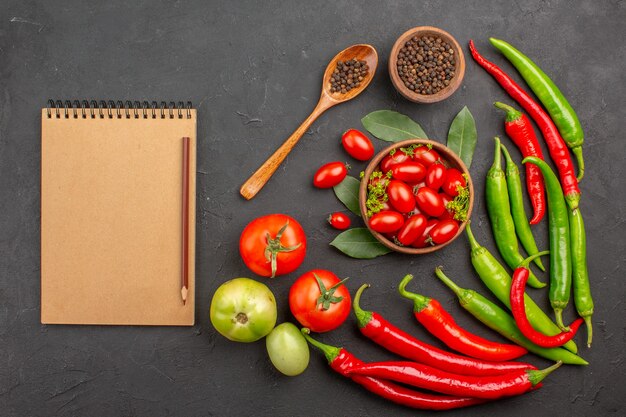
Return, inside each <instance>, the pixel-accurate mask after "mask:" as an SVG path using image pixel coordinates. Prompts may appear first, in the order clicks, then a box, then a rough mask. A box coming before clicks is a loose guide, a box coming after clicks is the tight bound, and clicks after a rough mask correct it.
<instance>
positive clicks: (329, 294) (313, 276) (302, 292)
mask: <svg viewBox="0 0 626 417" xmlns="http://www.w3.org/2000/svg"><path fill="white" fill-rule="evenodd" d="M344 281H345V280H344ZM350 307H351V300H350V292H349V291H348V289H347V288H346V286H345V285H343V281H340V280H339V278H338V277H337V275H335V274H333V273H332V272H330V271H326V270H324V269H314V270H312V271H309V272H307V273H305V274H304V275H302V276H301V277H300V278H298V279H297V280H296V281H295V282H294V283H293V285H292V286H291V289H290V290H289V309H290V310H291V314H293V316H294V317H295V318H296V320H298V322H299V323H300V324H301V325H302V326H304V327H308V328H309V329H311V331H314V332H318V333H319V332H327V331H330V330H333V329H336V328H337V327H339V325H341V323H343V322H344V321H345V320H346V318H347V317H348V315H349V314H350Z"/></svg>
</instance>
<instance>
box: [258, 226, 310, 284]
mask: <svg viewBox="0 0 626 417" xmlns="http://www.w3.org/2000/svg"><path fill="white" fill-rule="evenodd" d="M287 226H289V221H287V223H285V225H284V226H283V227H281V228H280V230H279V231H278V233H276V237H275V238H273V239H272V236H271V235H270V234H269V232H268V233H266V234H265V238H266V240H267V246H265V259H266V260H267V262H270V263H271V267H272V275H271V277H270V278H274V277H275V276H276V270H277V269H278V262H277V258H278V254H279V253H281V252H292V251H294V250H296V249H298V248H299V247H300V245H302V242H300V243H298V244H297V245H294V246H288V247H285V246H283V244H282V243H281V241H280V239H281V238H282V237H283V233H285V230H287Z"/></svg>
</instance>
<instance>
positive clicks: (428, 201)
mask: <svg viewBox="0 0 626 417" xmlns="http://www.w3.org/2000/svg"><path fill="white" fill-rule="evenodd" d="M415 201H417V206H418V207H419V209H420V211H422V212H423V213H426V214H428V215H429V216H433V217H439V216H441V215H442V214H443V212H444V211H445V210H446V208H445V207H444V205H443V200H442V199H441V197H440V196H439V194H437V192H436V191H434V190H433V189H432V188H429V187H422V188H420V189H419V190H417V194H416V195H415Z"/></svg>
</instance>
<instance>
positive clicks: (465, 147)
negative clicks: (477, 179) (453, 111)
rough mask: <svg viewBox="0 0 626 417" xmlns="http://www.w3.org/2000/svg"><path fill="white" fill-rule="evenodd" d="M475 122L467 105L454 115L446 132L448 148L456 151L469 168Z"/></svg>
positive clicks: (474, 144)
mask: <svg viewBox="0 0 626 417" xmlns="http://www.w3.org/2000/svg"><path fill="white" fill-rule="evenodd" d="M476 138H477V133H476V122H475V121H474V116H472V113H470V111H469V109H468V108H467V106H465V107H463V108H462V109H461V111H460V112H459V113H458V114H457V115H456V117H455V118H454V120H452V124H451V125H450V130H449V132H448V148H450V149H451V150H452V151H453V152H454V153H456V154H457V155H458V156H459V158H461V160H462V161H463V162H464V163H465V165H466V166H467V168H468V169H469V167H470V165H472V157H473V156H474V149H475V148H476Z"/></svg>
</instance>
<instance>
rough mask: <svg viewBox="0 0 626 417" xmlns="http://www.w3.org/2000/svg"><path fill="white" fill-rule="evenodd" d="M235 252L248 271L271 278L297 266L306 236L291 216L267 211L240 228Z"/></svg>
mask: <svg viewBox="0 0 626 417" xmlns="http://www.w3.org/2000/svg"><path fill="white" fill-rule="evenodd" d="M239 252H240V253H241V259H243V262H244V263H245V264H246V266H247V267H248V268H250V269H251V270H252V272H254V273H255V274H258V275H261V276H263V277H271V278H274V277H275V276H278V275H284V274H288V273H290V272H292V271H294V270H295V269H296V268H298V267H299V266H300V264H301V263H302V261H303V260H304V255H305V254H306V236H305V235H304V230H303V229H302V226H300V223H298V222H297V221H296V220H295V219H294V218H292V217H289V216H287V215H285V214H270V215H267V216H263V217H259V218H257V219H254V220H253V221H251V222H250V223H249V224H248V225H247V226H246V227H245V228H244V229H243V232H241V237H240V238H239ZM268 256H269V259H268Z"/></svg>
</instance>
